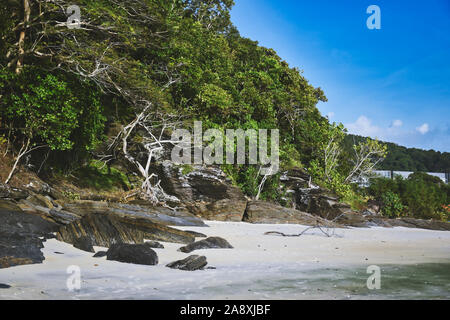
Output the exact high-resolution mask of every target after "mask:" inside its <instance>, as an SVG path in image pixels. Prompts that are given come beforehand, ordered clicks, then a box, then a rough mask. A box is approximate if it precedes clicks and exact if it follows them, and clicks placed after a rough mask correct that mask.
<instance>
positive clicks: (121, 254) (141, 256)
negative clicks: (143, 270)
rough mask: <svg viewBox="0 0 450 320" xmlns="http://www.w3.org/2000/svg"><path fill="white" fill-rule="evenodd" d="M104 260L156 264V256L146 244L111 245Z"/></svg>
mask: <svg viewBox="0 0 450 320" xmlns="http://www.w3.org/2000/svg"><path fill="white" fill-rule="evenodd" d="M106 259H107V260H114V261H119V262H125V263H134V264H144V265H156V264H158V255H157V254H156V252H155V251H153V249H152V248H150V246H148V245H146V244H126V243H116V244H113V245H112V246H111V247H110V248H109V250H108V251H107V253H106Z"/></svg>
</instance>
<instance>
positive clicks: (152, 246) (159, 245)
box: [144, 241, 164, 249]
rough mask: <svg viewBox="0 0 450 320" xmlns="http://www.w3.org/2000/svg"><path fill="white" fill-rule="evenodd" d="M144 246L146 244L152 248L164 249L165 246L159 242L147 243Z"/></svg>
mask: <svg viewBox="0 0 450 320" xmlns="http://www.w3.org/2000/svg"><path fill="white" fill-rule="evenodd" d="M144 244H146V245H147V246H149V247H150V248H155V249H164V246H163V245H162V244H161V243H159V242H158V241H145V242H144Z"/></svg>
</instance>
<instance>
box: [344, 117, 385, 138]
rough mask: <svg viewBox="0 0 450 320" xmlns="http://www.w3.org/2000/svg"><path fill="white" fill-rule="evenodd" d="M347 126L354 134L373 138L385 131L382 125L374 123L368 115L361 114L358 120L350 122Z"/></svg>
mask: <svg viewBox="0 0 450 320" xmlns="http://www.w3.org/2000/svg"><path fill="white" fill-rule="evenodd" d="M346 127H347V129H348V131H349V132H350V133H352V134H357V135H361V136H365V137H367V136H369V137H373V138H376V137H379V135H380V134H381V133H382V131H383V130H382V129H381V128H380V127H377V126H374V125H372V121H371V120H370V119H369V118H367V117H366V116H360V117H359V118H358V119H357V120H356V122H354V123H349V124H347V125H346Z"/></svg>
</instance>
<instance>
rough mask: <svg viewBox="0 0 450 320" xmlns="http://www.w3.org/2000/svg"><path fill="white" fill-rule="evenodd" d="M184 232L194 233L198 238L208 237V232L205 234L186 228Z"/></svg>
mask: <svg viewBox="0 0 450 320" xmlns="http://www.w3.org/2000/svg"><path fill="white" fill-rule="evenodd" d="M184 232H187V233H189V234H192V235H193V236H194V237H196V238H206V237H207V235H206V234H203V233H200V232H196V231H190V230H184Z"/></svg>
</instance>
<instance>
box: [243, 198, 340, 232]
mask: <svg viewBox="0 0 450 320" xmlns="http://www.w3.org/2000/svg"><path fill="white" fill-rule="evenodd" d="M243 221H245V222H250V223H266V224H286V223H291V224H302V225H306V226H315V225H318V224H319V225H321V226H325V227H342V226H340V225H339V224H337V223H333V222H331V221H328V220H325V219H323V218H321V217H318V216H313V215H311V214H309V213H306V212H302V211H299V210H295V209H292V208H285V207H282V206H280V205H277V204H274V203H270V202H265V201H249V203H248V205H247V210H246V211H245V215H244V218H243Z"/></svg>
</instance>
